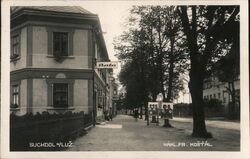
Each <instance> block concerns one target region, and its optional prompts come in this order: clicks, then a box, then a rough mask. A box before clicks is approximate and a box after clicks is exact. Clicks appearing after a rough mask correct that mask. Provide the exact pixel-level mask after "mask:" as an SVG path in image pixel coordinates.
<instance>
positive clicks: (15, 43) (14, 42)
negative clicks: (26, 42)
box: [11, 35, 20, 59]
mask: <svg viewBox="0 0 250 159" xmlns="http://www.w3.org/2000/svg"><path fill="white" fill-rule="evenodd" d="M19 56H20V37H19V35H15V36H12V38H11V58H12V59H15V58H17V57H19Z"/></svg>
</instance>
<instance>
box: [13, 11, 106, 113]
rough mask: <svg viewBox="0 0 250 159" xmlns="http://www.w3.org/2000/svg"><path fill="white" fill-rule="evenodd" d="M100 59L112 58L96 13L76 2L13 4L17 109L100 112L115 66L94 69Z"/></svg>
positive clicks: (14, 85) (14, 83)
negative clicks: (64, 4)
mask: <svg viewBox="0 0 250 159" xmlns="http://www.w3.org/2000/svg"><path fill="white" fill-rule="evenodd" d="M96 61H109V56H108V52H107V49H106V46H105V41H104V38H103V35H102V30H101V26H100V22H99V18H98V16H97V15H95V14H93V13H91V12H89V11H87V10H85V9H83V8H81V7H73V6H72V7H68V6H67V7H55V6H50V7H48V6H46V7H43V6H40V7H39V6H37V7H12V8H11V57H10V70H11V72H10V90H11V92H10V110H11V112H12V113H15V114H17V115H24V114H26V113H32V114H36V113H38V112H39V113H42V112H44V111H46V112H49V113H64V112H67V111H73V112H80V111H84V112H85V113H87V114H89V113H92V114H93V115H94V116H97V117H101V116H102V112H103V109H104V108H105V107H106V101H105V100H106V99H107V96H108V95H109V93H107V92H109V89H108V87H107V86H108V85H109V82H108V77H109V74H110V72H111V71H110V70H107V69H101V70H99V69H94V68H95V62H96ZM97 114H98V115H97Z"/></svg>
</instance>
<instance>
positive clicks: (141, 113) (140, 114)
mask: <svg viewBox="0 0 250 159" xmlns="http://www.w3.org/2000/svg"><path fill="white" fill-rule="evenodd" d="M140 119H142V105H141V106H140Z"/></svg>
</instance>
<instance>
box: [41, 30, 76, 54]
mask: <svg viewBox="0 0 250 159" xmlns="http://www.w3.org/2000/svg"><path fill="white" fill-rule="evenodd" d="M46 30H47V36H48V56H51V57H55V56H54V46H53V45H54V40H53V36H54V33H56V32H61V33H67V34H68V48H67V49H68V54H67V56H62V57H65V58H67V57H72V56H73V52H74V50H73V40H74V38H73V36H74V32H75V30H74V29H72V28H66V27H46Z"/></svg>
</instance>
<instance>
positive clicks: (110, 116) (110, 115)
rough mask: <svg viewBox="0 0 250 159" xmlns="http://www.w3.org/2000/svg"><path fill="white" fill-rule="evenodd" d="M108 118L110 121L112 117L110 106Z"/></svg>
mask: <svg viewBox="0 0 250 159" xmlns="http://www.w3.org/2000/svg"><path fill="white" fill-rule="evenodd" d="M109 119H110V121H112V119H113V112H112V108H110V110H109Z"/></svg>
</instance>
